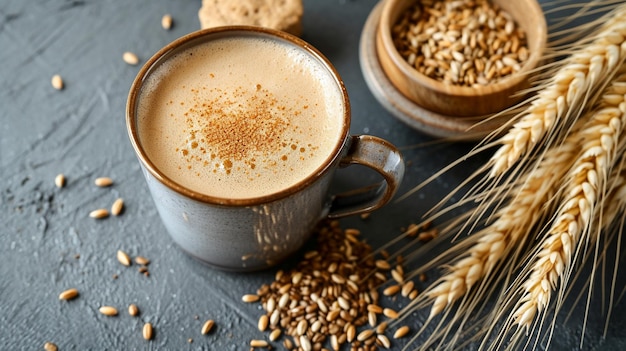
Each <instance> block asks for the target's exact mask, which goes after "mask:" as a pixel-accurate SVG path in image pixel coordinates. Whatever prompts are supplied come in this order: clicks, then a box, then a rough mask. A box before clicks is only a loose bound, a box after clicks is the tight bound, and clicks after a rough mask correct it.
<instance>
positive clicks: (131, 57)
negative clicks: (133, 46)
mask: <svg viewBox="0 0 626 351" xmlns="http://www.w3.org/2000/svg"><path fill="white" fill-rule="evenodd" d="M122 59H124V62H126V63H127V64H129V65H131V66H134V65H136V64H138V63H139V58H138V57H137V55H135V54H134V53H132V52H130V51H126V52H125V53H124V54H123V55H122Z"/></svg>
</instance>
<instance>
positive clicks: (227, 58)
mask: <svg viewBox="0 0 626 351" xmlns="http://www.w3.org/2000/svg"><path fill="white" fill-rule="evenodd" d="M143 84H144V85H143V88H142V91H141V93H140V98H139V103H138V110H137V113H138V132H139V138H140V143H141V145H142V146H143V148H144V150H145V152H146V154H147V156H148V158H149V159H150V160H151V161H152V162H153V163H154V164H155V166H156V167H157V168H158V169H159V170H160V171H161V172H163V173H164V174H165V175H166V176H168V177H169V178H170V179H172V180H173V181H175V182H177V183H179V184H181V185H183V186H185V187H187V188H189V189H191V190H194V191H197V192H200V193H203V194H206V195H210V196H215V197H221V198H233V199H242V198H254V197H258V196H263V195H268V194H272V193H275V192H277V191H280V190H282V189H285V188H287V187H289V186H291V185H293V184H295V183H297V182H299V181H300V180H302V179H304V178H306V177H307V176H309V175H310V174H311V173H313V172H314V171H315V170H316V169H317V168H318V167H319V166H320V165H321V164H323V163H324V161H325V160H326V158H327V157H328V155H329V154H331V152H332V150H333V148H334V147H335V145H336V144H337V142H338V139H339V138H340V135H341V127H342V124H343V118H342V116H343V113H344V110H343V103H342V93H341V91H340V89H339V88H338V87H337V84H336V83H335V81H334V80H333V78H332V76H331V75H330V74H329V73H328V71H327V70H326V68H325V67H324V66H323V65H321V64H320V63H319V62H317V61H316V60H315V59H313V58H311V57H309V56H308V55H307V54H306V53H303V52H301V51H300V50H298V49H296V48H294V47H291V46H289V45H287V44H284V43H280V42H277V41H274V40H270V39H263V38H256V37H241V38H223V39H216V40H213V41H209V42H207V43H203V44H200V45H198V46H194V47H193V48H190V49H186V50H185V51H182V52H180V53H178V54H177V55H176V56H174V57H173V58H170V59H169V60H168V61H167V62H165V63H164V64H161V65H160V66H159V67H157V68H156V70H155V71H154V72H152V73H151V74H150V75H149V76H148V78H147V79H146V81H145V82H144V83H143Z"/></svg>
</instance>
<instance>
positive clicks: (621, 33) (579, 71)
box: [489, 4, 626, 177]
mask: <svg viewBox="0 0 626 351" xmlns="http://www.w3.org/2000/svg"><path fill="white" fill-rule="evenodd" d="M593 38H594V40H593V41H592V42H591V43H590V44H588V45H580V44H577V45H576V46H575V47H574V50H575V51H574V52H573V53H572V54H571V55H570V56H568V57H567V58H566V59H564V61H563V63H562V65H561V66H560V68H559V69H558V70H557V72H556V74H555V75H554V77H553V78H552V79H551V80H550V81H549V82H548V83H547V85H546V86H545V87H544V88H543V89H541V90H540V91H539V93H538V94H537V95H536V97H535V98H533V100H532V101H531V103H530V105H529V107H528V108H527V109H525V110H524V112H522V114H521V115H520V116H519V121H518V122H516V123H515V124H514V125H513V126H512V127H511V129H510V130H509V131H508V132H507V133H506V134H505V135H503V136H502V137H501V138H500V139H499V140H498V141H497V144H501V145H500V147H499V148H498V150H497V151H496V152H495V153H494V155H493V157H492V158H491V160H490V161H489V163H490V164H491V170H490V176H491V177H496V176H498V175H501V174H502V173H504V172H505V171H507V170H508V169H510V168H511V167H512V166H513V164H515V163H516V162H517V161H518V160H519V159H520V157H521V156H522V155H524V154H526V153H528V152H529V151H530V150H531V149H532V148H533V147H534V146H535V145H536V144H537V143H538V142H539V141H540V140H543V139H544V138H545V137H546V135H547V134H549V133H550V132H551V131H553V130H554V129H555V128H560V127H563V125H564V124H565V123H564V122H566V121H567V120H568V119H572V118H576V116H577V115H578V112H579V111H574V110H573V109H575V107H576V106H582V105H584V104H582V103H581V101H584V100H583V99H584V98H585V96H586V95H587V94H589V93H590V90H591V89H592V88H593V87H595V86H598V83H600V82H601V81H602V79H603V78H604V77H606V76H607V74H608V73H609V72H611V71H612V70H614V69H615V67H616V66H617V65H618V64H621V61H622V60H623V58H624V57H625V56H626V4H623V5H621V6H618V7H616V9H615V10H614V12H613V13H611V16H610V19H609V20H608V21H607V22H606V23H605V25H604V26H603V27H602V28H601V29H600V30H599V31H598V32H597V33H596V34H595V35H594V36H593ZM557 121H559V123H558V124H557V123H556V122H557Z"/></svg>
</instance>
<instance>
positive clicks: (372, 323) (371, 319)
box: [367, 312, 377, 328]
mask: <svg viewBox="0 0 626 351" xmlns="http://www.w3.org/2000/svg"><path fill="white" fill-rule="evenodd" d="M367 321H368V322H369V324H370V326H371V327H372V328H374V327H376V324H377V318H376V313H374V312H367Z"/></svg>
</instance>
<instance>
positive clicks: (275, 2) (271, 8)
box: [198, 0, 303, 36]
mask: <svg viewBox="0 0 626 351" xmlns="http://www.w3.org/2000/svg"><path fill="white" fill-rule="evenodd" d="M302 12H303V10H302V0H202V7H201V8H200V10H199V11H198V17H199V18H200V26H201V28H202V29H204V28H212V27H218V26H225V25H249V26H260V27H266V28H272V29H278V30H282V31H285V32H288V33H291V34H293V35H297V36H300V35H301V34H302V21H301V20H302Z"/></svg>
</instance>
